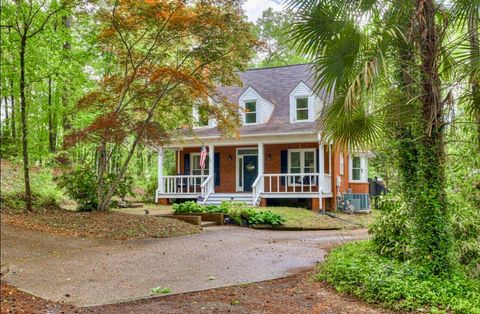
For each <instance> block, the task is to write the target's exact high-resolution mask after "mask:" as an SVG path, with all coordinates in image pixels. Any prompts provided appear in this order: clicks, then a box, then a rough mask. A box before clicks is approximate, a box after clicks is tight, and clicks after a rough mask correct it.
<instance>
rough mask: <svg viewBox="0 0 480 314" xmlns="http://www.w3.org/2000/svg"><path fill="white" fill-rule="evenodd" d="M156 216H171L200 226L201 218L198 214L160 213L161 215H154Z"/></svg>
mask: <svg viewBox="0 0 480 314" xmlns="http://www.w3.org/2000/svg"><path fill="white" fill-rule="evenodd" d="M155 216H157V217H164V218H172V219H178V220H182V221H185V222H187V223H189V224H192V225H196V226H200V225H201V224H202V218H201V217H200V216H193V215H176V214H174V215H170V214H162V215H155Z"/></svg>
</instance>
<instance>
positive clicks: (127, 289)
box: [1, 225, 366, 306]
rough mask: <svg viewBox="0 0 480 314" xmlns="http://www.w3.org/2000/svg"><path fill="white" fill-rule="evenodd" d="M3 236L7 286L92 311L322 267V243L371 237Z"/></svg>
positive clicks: (12, 232) (11, 232) (12, 230)
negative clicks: (161, 291) (164, 291)
mask: <svg viewBox="0 0 480 314" xmlns="http://www.w3.org/2000/svg"><path fill="white" fill-rule="evenodd" d="M1 235H2V237H1V241H2V242H1V245H2V264H4V263H8V267H9V273H8V274H7V276H5V278H4V279H5V281H6V282H8V283H9V284H12V285H14V286H16V287H18V288H19V289H21V290H24V291H27V292H30V293H32V294H34V295H37V296H39V297H42V298H45V299H49V300H53V301H64V302H67V303H72V304H75V305H78V306H89V305H100V304H108V303H115V302H121V301H125V300H132V299H138V298H143V297H146V296H148V295H149V292H150V288H152V287H158V286H161V287H168V288H170V289H171V291H172V293H183V292H191V291H196V290H203V289H211V288H217V287H224V286H230V285H235V284H239V283H246V282H255V281H263V280H268V279H274V278H279V277H284V276H287V275H290V274H292V273H294V272H295V271H298V270H299V269H301V268H305V267H311V266H313V265H315V263H317V262H320V261H322V260H323V258H324V254H325V252H324V251H323V250H321V249H320V248H319V246H320V245H321V244H326V243H329V242H343V241H350V240H355V239H359V238H365V237H366V232H365V231H364V230H363V231H362V230H358V231H316V232H293V231H263V230H262V231H260V230H253V229H249V228H239V227H230V226H225V227H213V228H208V229H206V230H204V231H203V232H202V233H200V234H196V235H192V236H184V237H177V238H168V239H145V240H130V241H123V242H122V241H98V240H87V239H71V238H64V237H60V236H53V235H48V234H44V233H40V232H34V231H30V230H26V229H23V228H20V227H14V226H10V225H2V234H1ZM209 279H210V280H209ZM212 279H213V280H212Z"/></svg>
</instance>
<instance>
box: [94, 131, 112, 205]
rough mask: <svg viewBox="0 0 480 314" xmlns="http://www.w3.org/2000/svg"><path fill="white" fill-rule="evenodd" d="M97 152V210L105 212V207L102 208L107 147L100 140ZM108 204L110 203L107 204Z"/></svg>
mask: <svg viewBox="0 0 480 314" xmlns="http://www.w3.org/2000/svg"><path fill="white" fill-rule="evenodd" d="M97 152H98V169H97V177H98V181H97V200H98V204H97V210H100V211H103V210H107V209H108V207H107V206H102V204H103V200H104V196H105V177H104V175H105V174H106V172H107V167H108V160H107V146H106V143H105V141H104V140H101V142H100V145H99V147H98V149H97ZM109 203H110V202H109Z"/></svg>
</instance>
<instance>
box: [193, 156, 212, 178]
mask: <svg viewBox="0 0 480 314" xmlns="http://www.w3.org/2000/svg"><path fill="white" fill-rule="evenodd" d="M190 156H191V157H190V158H191V161H190V165H191V166H190V172H191V174H192V175H203V176H208V173H209V169H208V168H209V165H210V163H209V162H208V159H209V157H208V156H207V159H206V160H205V169H203V170H202V169H201V168H200V154H199V153H195V154H191V155H190ZM202 182H203V180H202V179H201V178H196V179H195V184H201V183H202Z"/></svg>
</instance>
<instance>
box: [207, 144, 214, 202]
mask: <svg viewBox="0 0 480 314" xmlns="http://www.w3.org/2000/svg"><path fill="white" fill-rule="evenodd" d="M214 158H215V146H213V145H211V144H210V145H208V169H209V171H210V173H211V174H212V180H211V181H210V191H211V192H212V193H214V189H215V161H214Z"/></svg>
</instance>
